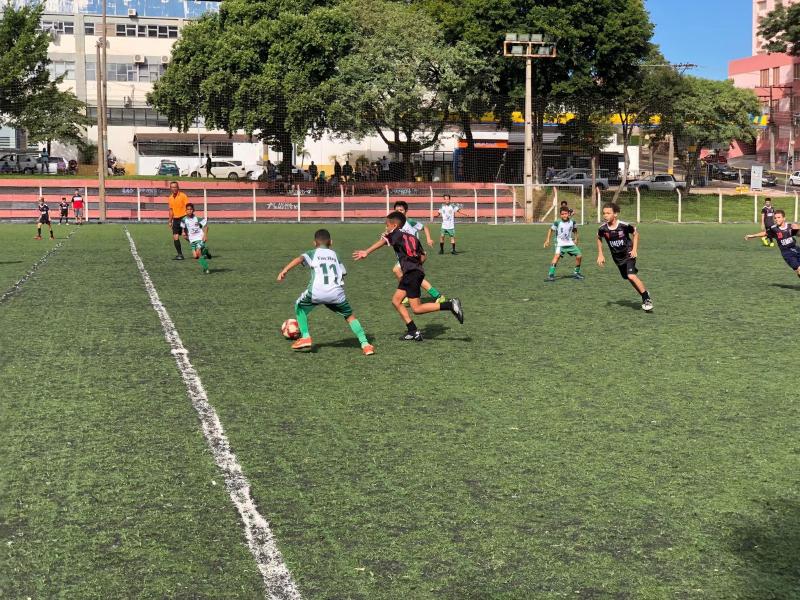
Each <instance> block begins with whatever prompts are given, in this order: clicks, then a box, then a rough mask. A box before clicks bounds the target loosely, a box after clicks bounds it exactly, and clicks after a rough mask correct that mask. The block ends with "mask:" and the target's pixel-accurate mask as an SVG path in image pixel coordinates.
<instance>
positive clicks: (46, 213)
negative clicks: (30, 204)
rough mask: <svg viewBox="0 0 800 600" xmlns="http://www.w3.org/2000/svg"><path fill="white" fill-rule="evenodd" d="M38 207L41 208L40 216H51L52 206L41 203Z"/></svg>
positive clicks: (43, 217) (44, 217) (46, 217)
mask: <svg viewBox="0 0 800 600" xmlns="http://www.w3.org/2000/svg"><path fill="white" fill-rule="evenodd" d="M36 208H37V209H38V210H39V218H41V219H48V218H50V207H49V206H47V204H39V205H38V206H37V207H36Z"/></svg>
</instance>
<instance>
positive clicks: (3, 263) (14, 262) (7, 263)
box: [0, 260, 22, 265]
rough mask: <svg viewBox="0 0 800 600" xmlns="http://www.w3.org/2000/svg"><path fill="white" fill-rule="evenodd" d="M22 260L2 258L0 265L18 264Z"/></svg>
mask: <svg viewBox="0 0 800 600" xmlns="http://www.w3.org/2000/svg"><path fill="white" fill-rule="evenodd" d="M21 262H22V261H21V260H0V265H18V264H19V263H21Z"/></svg>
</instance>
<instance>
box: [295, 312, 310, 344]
mask: <svg viewBox="0 0 800 600" xmlns="http://www.w3.org/2000/svg"><path fill="white" fill-rule="evenodd" d="M309 312H310V311H309V309H307V308H305V307H302V306H300V305H299V304H296V305H295V307H294V314H295V316H296V317H297V325H298V326H299V327H300V337H302V338H307V337H311V334H310V333H309V332H308V313H309Z"/></svg>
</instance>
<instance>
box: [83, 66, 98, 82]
mask: <svg viewBox="0 0 800 600" xmlns="http://www.w3.org/2000/svg"><path fill="white" fill-rule="evenodd" d="M86 81H97V63H93V62H87V63H86Z"/></svg>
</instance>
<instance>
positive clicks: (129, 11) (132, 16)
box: [128, 8, 139, 19]
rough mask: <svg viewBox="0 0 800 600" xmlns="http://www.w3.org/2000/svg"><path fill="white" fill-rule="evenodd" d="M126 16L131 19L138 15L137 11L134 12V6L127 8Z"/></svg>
mask: <svg viewBox="0 0 800 600" xmlns="http://www.w3.org/2000/svg"><path fill="white" fill-rule="evenodd" d="M128 16H129V17H130V18H131V19H135V18H136V17H138V16H139V13H137V12H136V9H135V8H129V9H128Z"/></svg>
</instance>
